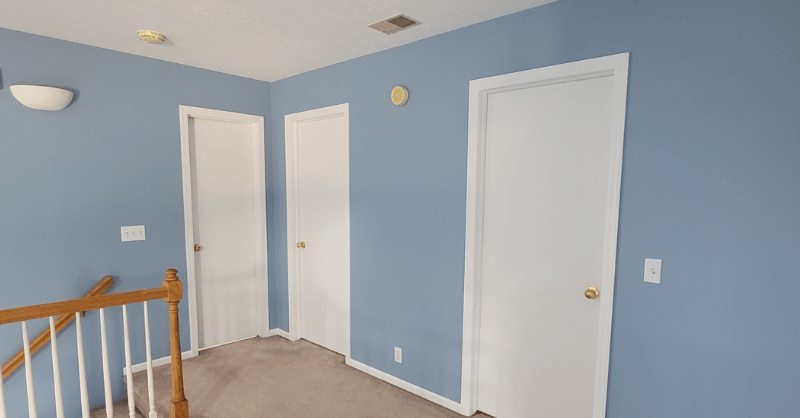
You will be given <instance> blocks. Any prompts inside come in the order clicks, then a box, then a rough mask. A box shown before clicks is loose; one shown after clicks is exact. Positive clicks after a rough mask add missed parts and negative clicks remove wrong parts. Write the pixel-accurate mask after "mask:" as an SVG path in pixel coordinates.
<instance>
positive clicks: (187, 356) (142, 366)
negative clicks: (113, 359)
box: [122, 351, 197, 376]
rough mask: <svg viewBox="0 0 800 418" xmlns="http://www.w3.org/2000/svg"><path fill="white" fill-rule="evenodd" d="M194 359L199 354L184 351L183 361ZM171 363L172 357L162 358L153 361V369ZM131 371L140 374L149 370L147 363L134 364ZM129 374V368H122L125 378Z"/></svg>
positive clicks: (182, 354)
mask: <svg viewBox="0 0 800 418" xmlns="http://www.w3.org/2000/svg"><path fill="white" fill-rule="evenodd" d="M194 357H197V354H192V352H191V351H184V352H183V353H181V359H183V360H188V359H190V358H194ZM171 363H172V357H170V356H166V357H161V358H159V359H155V360H153V368H154V369H155V368H156V367H158V366H163V365H165V364H171ZM131 370H133V371H132V372H131V373H138V372H141V371H143V370H147V362H144V363H139V364H134V365H133V366H131ZM127 372H128V368H127V367H123V368H122V375H123V376H125V375H127Z"/></svg>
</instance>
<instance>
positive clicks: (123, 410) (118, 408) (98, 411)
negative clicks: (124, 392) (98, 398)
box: [89, 399, 144, 418]
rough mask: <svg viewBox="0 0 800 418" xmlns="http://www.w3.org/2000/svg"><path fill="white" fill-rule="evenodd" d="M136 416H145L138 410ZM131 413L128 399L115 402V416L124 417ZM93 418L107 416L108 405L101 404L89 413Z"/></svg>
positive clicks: (137, 417)
mask: <svg viewBox="0 0 800 418" xmlns="http://www.w3.org/2000/svg"><path fill="white" fill-rule="evenodd" d="M136 412H137V413H136V418H144V417H143V416H142V414H140V413H138V411H136ZM128 414H129V410H128V400H127V399H123V400H121V401H119V402H117V403H115V404H114V418H124V417H127V416H128ZM89 417H91V418H106V407H105V406H101V407H99V408H95V409H92V412H91V413H90V414H89Z"/></svg>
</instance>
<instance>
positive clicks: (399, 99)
mask: <svg viewBox="0 0 800 418" xmlns="http://www.w3.org/2000/svg"><path fill="white" fill-rule="evenodd" d="M407 101H408V90H407V89H406V88H405V87H403V86H395V87H394V88H393V89H392V103H394V104H395V106H402V105H404V104H406V102H407Z"/></svg>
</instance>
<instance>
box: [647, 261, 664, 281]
mask: <svg viewBox="0 0 800 418" xmlns="http://www.w3.org/2000/svg"><path fill="white" fill-rule="evenodd" d="M644 281H645V282H646V283H656V284H659V283H661V260H660V259H658V258H645V259H644Z"/></svg>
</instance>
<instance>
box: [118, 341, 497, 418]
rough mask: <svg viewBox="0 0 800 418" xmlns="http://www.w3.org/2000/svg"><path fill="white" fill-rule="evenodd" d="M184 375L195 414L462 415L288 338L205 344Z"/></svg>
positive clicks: (163, 389) (162, 409) (158, 373)
mask: <svg viewBox="0 0 800 418" xmlns="http://www.w3.org/2000/svg"><path fill="white" fill-rule="evenodd" d="M170 374H171V370H170V366H169V365H167V366H162V367H159V368H156V369H155V370H154V375H155V388H156V394H157V395H156V398H157V399H156V411H157V412H158V416H159V417H168V416H169V397H170V394H171V386H170ZM133 380H134V383H135V384H134V386H135V392H136V396H135V399H136V405H137V409H138V410H139V411H142V412H146V411H147V405H148V402H149V401H148V398H147V376H146V374H145V372H140V373H137V374H135V375H134V379H133ZM184 381H185V386H186V398H187V399H188V400H189V411H190V415H191V417H192V418H245V417H247V418H256V417H276V418H317V417H319V418H458V417H461V415H459V414H457V413H455V412H453V411H450V410H448V409H446V408H443V407H441V406H439V405H436V404H434V403H431V402H429V401H427V400H424V399H422V398H420V397H418V396H416V395H413V394H411V393H409V392H406V391H404V390H402V389H399V388H397V387H395V386H392V385H390V384H388V383H386V382H383V381H381V380H379V379H376V378H374V377H372V376H370V375H367V374H365V373H362V372H360V371H358V370H356V369H353V368H352V367H349V366H347V365H345V364H344V357H343V356H341V355H339V354H336V353H334V352H331V351H328V350H326V349H324V348H321V347H319V346H317V345H314V344H312V343H309V342H307V341H304V340H300V341H297V342H291V341H288V340H286V339H284V338H281V337H270V338H266V339H262V338H252V339H249V340H245V341H241V342H237V343H233V344H228V345H225V346H221V347H217V348H212V349H209V350H205V351H203V352H202V353H201V354H200V356H199V357H196V358H193V359H190V360H186V361H185V362H184ZM115 416H116V414H115ZM122 416H127V410H126V413H125V415H122ZM476 417H487V416H486V415H482V414H478V415H476Z"/></svg>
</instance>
